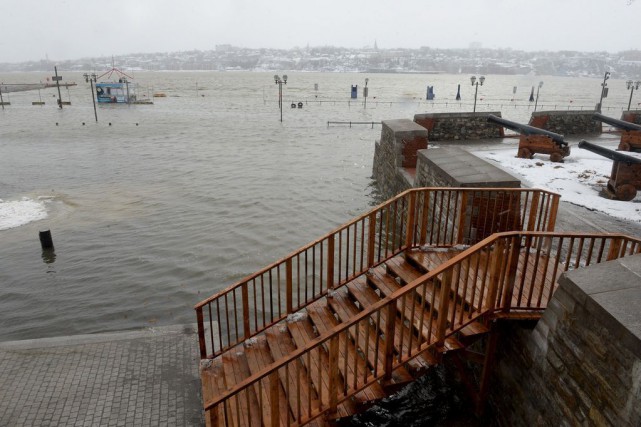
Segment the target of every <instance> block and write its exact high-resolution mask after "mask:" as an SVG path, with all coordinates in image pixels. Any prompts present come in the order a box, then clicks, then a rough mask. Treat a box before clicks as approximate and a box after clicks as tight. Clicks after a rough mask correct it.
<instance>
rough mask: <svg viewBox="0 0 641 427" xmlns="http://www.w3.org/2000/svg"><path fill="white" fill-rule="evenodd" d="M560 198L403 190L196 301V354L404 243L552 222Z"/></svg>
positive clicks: (245, 334) (303, 302)
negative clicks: (287, 253) (275, 260)
mask: <svg viewBox="0 0 641 427" xmlns="http://www.w3.org/2000/svg"><path fill="white" fill-rule="evenodd" d="M558 203H559V195H558V194H555V193H551V192H548V191H544V190H539V189H491V188H490V189H486V188H483V189H481V188H420V189H411V190H408V191H405V192H403V193H401V194H399V195H398V196H396V197H395V198H393V199H391V200H389V201H387V202H385V203H383V204H381V205H379V206H378V207H376V208H374V209H373V210H372V211H370V212H369V213H367V214H364V215H362V216H360V217H358V218H356V219H354V220H352V221H350V222H349V223H347V224H345V225H343V226H341V227H339V228H337V229H336V230H334V231H332V232H331V233H329V234H327V235H325V236H324V237H322V238H320V239H318V240H316V241H315V242H312V243H310V244H308V245H306V246H304V247H302V248H300V249H299V250H297V251H295V252H293V253H292V254H290V255H288V256H286V257H285V258H283V259H281V260H279V261H277V262H275V263H273V264H271V265H269V266H267V267H266V268H264V269H262V270H260V271H258V272H256V273H254V274H252V275H250V276H248V277H246V278H244V279H243V280H241V281H239V282H238V283H236V284H234V285H232V286H230V287H228V288H227V289H225V290H223V291H221V292H219V293H218V294H216V295H214V296H212V297H210V298H208V299H206V300H204V301H202V302H200V303H199V304H197V305H196V307H195V309H196V314H197V322H198V337H199V346H200V356H201V358H207V357H215V356H217V355H219V354H221V353H222V352H223V351H225V350H227V349H229V348H231V347H233V346H235V345H237V344H239V343H240V342H242V341H244V340H246V339H248V338H250V337H252V336H254V335H256V334H258V333H260V332H261V331H263V330H265V329H266V328H268V327H269V326H271V325H273V324H275V323H276V322H279V321H281V320H283V319H285V318H286V317H287V316H288V315H289V314H292V313H295V312H296V311H298V310H300V309H301V308H303V307H305V306H307V305H308V304H310V303H311V302H313V301H316V300H317V299H319V298H321V297H323V296H324V295H326V294H327V292H328V290H331V289H337V288H339V287H341V286H342V285H344V284H346V283H348V282H349V281H351V280H352V279H354V278H355V277H357V276H359V275H361V274H363V273H365V272H366V271H367V270H368V269H370V268H371V267H373V266H375V265H378V264H380V263H381V262H383V261H385V260H387V259H389V258H391V257H393V256H395V255H397V254H399V253H400V252H402V251H403V250H405V249H407V248H411V247H418V246H423V245H428V246H453V245H457V244H458V245H471V244H474V243H476V242H478V241H480V240H482V239H484V238H485V237H487V236H489V235H491V234H493V233H496V232H501V231H507V230H519V231H520V230H528V231H550V230H553V229H554V225H555V221H556V214H557V208H558Z"/></svg>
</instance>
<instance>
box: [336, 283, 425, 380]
mask: <svg viewBox="0 0 641 427" xmlns="http://www.w3.org/2000/svg"><path fill="white" fill-rule="evenodd" d="M347 289H348V291H349V293H350V295H351V297H352V298H353V299H354V300H355V301H357V302H358V304H359V305H360V307H369V306H370V305H373V304H376V303H377V302H378V301H380V300H381V299H382V298H384V295H378V294H377V293H376V292H375V291H374V289H372V288H371V287H370V286H369V284H368V283H367V278H365V277H363V276H360V277H358V278H356V279H354V280H353V281H352V282H350V283H349V284H348V285H347ZM396 320H397V319H395V321H396ZM398 320H399V321H398V322H397V326H396V327H395V328H394V334H395V338H394V349H395V351H396V353H401V351H402V354H403V355H407V354H408V347H409V344H410V343H412V344H415V343H417V341H418V337H417V336H415V335H414V334H412V332H411V331H410V329H409V328H408V327H407V326H406V325H405V324H404V323H403V322H400V319H398ZM379 327H380V331H381V333H382V331H385V327H386V319H385V316H381V318H380V325H379ZM412 353H413V354H414V353H415V352H412ZM431 365H432V364H431V363H429V361H426V360H424V359H422V358H421V356H418V357H416V358H415V359H412V360H410V361H408V362H407V367H408V368H409V370H410V372H411V373H412V374H413V375H420V374H422V373H423V372H425V371H426V370H427V369H428V368H429V367H430V366H431Z"/></svg>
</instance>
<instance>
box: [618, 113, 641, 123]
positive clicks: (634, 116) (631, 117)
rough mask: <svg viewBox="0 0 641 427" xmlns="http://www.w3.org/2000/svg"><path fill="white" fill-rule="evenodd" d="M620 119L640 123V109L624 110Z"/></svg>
mask: <svg viewBox="0 0 641 427" xmlns="http://www.w3.org/2000/svg"><path fill="white" fill-rule="evenodd" d="M621 120H624V121H626V122H630V123H636V124H637V125H641V110H631V111H624V112H623V113H621Z"/></svg>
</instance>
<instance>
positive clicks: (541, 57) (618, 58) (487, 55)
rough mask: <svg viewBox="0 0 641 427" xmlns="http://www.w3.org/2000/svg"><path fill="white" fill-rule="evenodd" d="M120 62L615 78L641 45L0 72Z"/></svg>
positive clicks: (250, 56) (271, 54) (229, 55)
mask: <svg viewBox="0 0 641 427" xmlns="http://www.w3.org/2000/svg"><path fill="white" fill-rule="evenodd" d="M114 61H115V62H116V63H117V64H118V66H119V67H121V68H124V69H131V70H140V71H181V70H210V71H271V70H288V71H303V72H305V71H307V72H312V71H313V72H367V73H376V72H380V73H447V74H458V73H463V74H467V73H482V74H507V75H513V74H516V75H527V74H532V75H554V76H580V77H599V76H602V75H603V73H604V72H605V71H610V72H611V73H616V75H617V78H632V79H638V78H639V75H641V50H627V51H622V52H618V53H610V52H578V51H557V52H551V51H539V52H526V51H522V50H514V49H488V48H483V47H482V46H481V45H480V44H474V43H473V44H471V45H470V46H469V48H466V49H437V48H431V47H427V46H425V47H421V48H419V49H403V48H398V49H383V48H379V47H378V46H377V44H376V43H374V45H373V46H371V47H366V48H362V49H353V48H343V47H333V46H320V47H310V46H307V47H295V48H292V49H286V50H284V49H267V48H261V49H254V48H244V47H236V46H232V45H216V46H215V48H213V49H211V50H191V51H180V52H156V53H136V54H126V55H115V56H113V57H112V56H102V57H95V58H81V59H75V60H64V61H57V60H55V59H54V58H46V59H43V60H40V61H30V62H22V63H0V72H12V71H49V70H51V68H52V67H53V66H54V65H57V66H58V68H59V69H61V70H70V71H91V70H96V69H98V70H100V69H105V68H108V67H110V66H111V65H112V63H113V62H114Z"/></svg>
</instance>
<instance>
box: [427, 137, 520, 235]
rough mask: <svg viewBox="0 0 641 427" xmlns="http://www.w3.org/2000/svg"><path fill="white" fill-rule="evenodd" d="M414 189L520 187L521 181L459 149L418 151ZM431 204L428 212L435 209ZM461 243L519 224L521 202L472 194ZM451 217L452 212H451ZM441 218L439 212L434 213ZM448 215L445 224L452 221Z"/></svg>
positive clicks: (515, 199) (516, 199)
mask: <svg viewBox="0 0 641 427" xmlns="http://www.w3.org/2000/svg"><path fill="white" fill-rule="evenodd" d="M418 157H419V160H418V167H417V168H416V180H415V186H416V187H468V188H472V187H474V188H520V187H521V181H519V180H518V179H517V178H515V177H513V176H512V175H510V174H508V173H507V172H505V171H503V170H502V169H499V168H498V167H496V166H494V165H492V164H490V163H488V162H486V161H485V160H483V159H480V158H478V157H476V156H475V155H473V154H471V153H469V152H467V151H465V150H463V149H461V148H458V147H440V148H435V149H430V150H421V151H419V152H418ZM432 202H433V201H430V211H431V209H433V208H434V205H433V204H432ZM465 209H466V218H465V227H464V229H463V236H466V237H465V238H461V239H460V243H464V244H473V243H476V242H478V241H480V240H483V239H484V238H485V237H487V236H489V235H491V234H492V233H495V232H500V231H505V230H508V229H510V230H511V229H513V227H514V224H519V222H520V199H518V198H511V197H510V196H509V195H508V194H503V193H499V194H494V195H493V196H492V197H488V196H487V195H486V194H483V193H479V194H474V195H472V196H471V197H470V198H469V199H468V201H467V206H466V208H465ZM450 214H451V215H453V214H454V212H450ZM435 215H437V216H440V215H441V212H435ZM451 215H447V217H448V221H453V220H454V218H453V217H452V216H451Z"/></svg>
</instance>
